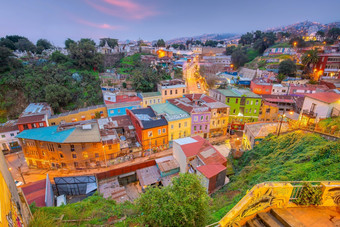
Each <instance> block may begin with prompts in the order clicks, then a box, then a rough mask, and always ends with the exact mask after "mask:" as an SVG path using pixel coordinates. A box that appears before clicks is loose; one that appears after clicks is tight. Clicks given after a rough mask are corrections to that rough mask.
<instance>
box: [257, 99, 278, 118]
mask: <svg viewBox="0 0 340 227" xmlns="http://www.w3.org/2000/svg"><path fill="white" fill-rule="evenodd" d="M278 117H279V107H278V106H277V105H276V104H273V103H270V102H266V101H263V102H262V106H261V109H260V113H259V121H264V122H269V121H272V122H273V121H278Z"/></svg>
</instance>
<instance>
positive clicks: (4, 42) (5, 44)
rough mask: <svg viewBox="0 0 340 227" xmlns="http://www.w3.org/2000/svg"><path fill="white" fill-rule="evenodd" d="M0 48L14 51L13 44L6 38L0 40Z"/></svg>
mask: <svg viewBox="0 0 340 227" xmlns="http://www.w3.org/2000/svg"><path fill="white" fill-rule="evenodd" d="M0 46H3V47H7V48H8V49H10V50H16V49H17V48H16V46H15V43H14V42H13V41H12V40H10V39H7V38H1V39H0Z"/></svg>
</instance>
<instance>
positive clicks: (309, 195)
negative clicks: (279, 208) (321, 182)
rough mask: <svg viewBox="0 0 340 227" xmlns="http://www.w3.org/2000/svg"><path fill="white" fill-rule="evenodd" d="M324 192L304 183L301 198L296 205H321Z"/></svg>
mask: <svg viewBox="0 0 340 227" xmlns="http://www.w3.org/2000/svg"><path fill="white" fill-rule="evenodd" d="M321 196H322V191H321V188H318V187H312V185H311V184H310V183H304V184H303V188H302V190H301V193H300V194H299V197H298V198H297V199H296V201H295V203H296V204H298V205H307V206H309V205H320V204H321Z"/></svg>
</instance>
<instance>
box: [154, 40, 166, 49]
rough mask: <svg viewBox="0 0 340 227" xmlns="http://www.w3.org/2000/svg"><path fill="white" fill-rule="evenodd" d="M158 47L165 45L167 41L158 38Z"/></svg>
mask: <svg viewBox="0 0 340 227" xmlns="http://www.w3.org/2000/svg"><path fill="white" fill-rule="evenodd" d="M156 45H157V47H165V42H164V40H163V39H159V40H157V43H156Z"/></svg>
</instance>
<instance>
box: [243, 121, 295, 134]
mask: <svg viewBox="0 0 340 227" xmlns="http://www.w3.org/2000/svg"><path fill="white" fill-rule="evenodd" d="M278 127H279V123H278V122H271V123H265V122H262V123H260V122H254V123H246V124H245V128H246V129H248V130H249V131H250V132H251V133H252V135H253V136H254V137H266V136H268V135H269V134H270V133H276V132H277V130H278ZM288 129H289V125H288V123H282V126H281V132H286V131H288Z"/></svg>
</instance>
